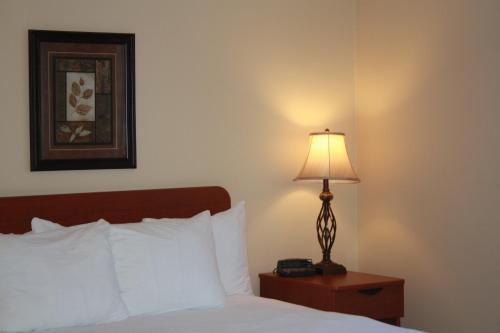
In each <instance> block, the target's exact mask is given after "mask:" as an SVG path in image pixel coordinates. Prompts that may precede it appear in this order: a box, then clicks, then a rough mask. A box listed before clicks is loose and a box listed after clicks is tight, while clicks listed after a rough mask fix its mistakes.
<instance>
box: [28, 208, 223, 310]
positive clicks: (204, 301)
mask: <svg viewBox="0 0 500 333" xmlns="http://www.w3.org/2000/svg"><path fill="white" fill-rule="evenodd" d="M165 220H168V223H165V221H164V220H161V221H158V222H150V223H126V224H114V225H111V233H110V243H111V247H112V252H113V257H114V262H115V269H116V274H117V278H118V283H119V285H120V290H121V296H122V299H123V301H124V303H125V304H126V306H127V309H128V311H129V313H130V315H140V314H156V313H164V312H169V311H175V310H182V309H188V308H200V307H216V306H222V305H223V304H224V300H225V295H224V288H223V287H222V284H221V282H220V278H219V272H218V269H217V259H216V256H215V246H214V241H213V234H212V227H211V224H210V213H209V212H208V211H206V212H203V213H200V214H198V215H196V216H194V217H192V218H190V219H165ZM47 222H48V221H45V220H41V219H36V220H35V219H33V221H32V228H33V231H35V232H39V231H42V230H45V228H54V227H57V228H62V226H60V225H58V224H55V223H51V222H49V223H47ZM80 226H81V225H80ZM80 226H74V227H71V228H78V227H80Z"/></svg>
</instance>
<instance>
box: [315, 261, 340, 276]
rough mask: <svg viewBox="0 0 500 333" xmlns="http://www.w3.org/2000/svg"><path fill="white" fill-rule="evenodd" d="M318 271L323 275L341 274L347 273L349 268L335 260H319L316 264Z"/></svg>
mask: <svg viewBox="0 0 500 333" xmlns="http://www.w3.org/2000/svg"><path fill="white" fill-rule="evenodd" d="M314 267H315V268H316V272H317V273H319V274H322V275H337V274H338V275H340V274H347V269H345V267H344V266H343V265H341V264H337V263H335V262H323V261H322V262H319V263H317V264H314Z"/></svg>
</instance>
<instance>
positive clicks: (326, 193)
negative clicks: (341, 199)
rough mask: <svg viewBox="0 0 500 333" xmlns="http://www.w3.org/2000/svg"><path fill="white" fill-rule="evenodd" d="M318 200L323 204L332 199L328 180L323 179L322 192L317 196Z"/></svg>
mask: <svg viewBox="0 0 500 333" xmlns="http://www.w3.org/2000/svg"><path fill="white" fill-rule="evenodd" d="M319 198H320V199H321V200H322V201H323V202H330V201H332V199H333V194H332V192H330V183H329V181H328V179H323V192H321V193H320V194H319Z"/></svg>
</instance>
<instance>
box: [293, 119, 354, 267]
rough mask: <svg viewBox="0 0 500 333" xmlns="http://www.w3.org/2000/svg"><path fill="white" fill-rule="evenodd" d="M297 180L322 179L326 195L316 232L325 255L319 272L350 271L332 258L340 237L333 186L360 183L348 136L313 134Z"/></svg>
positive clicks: (333, 133)
mask: <svg viewBox="0 0 500 333" xmlns="http://www.w3.org/2000/svg"><path fill="white" fill-rule="evenodd" d="M294 180H322V181H323V192H321V193H320V195H319V198H320V199H321V201H322V202H323V204H322V206H321V210H320V211H319V215H318V218H317V219H316V233H317V235H318V241H319V245H320V246H321V251H322V252H323V260H321V262H319V263H317V264H316V265H315V266H316V270H317V271H318V272H319V273H322V274H325V275H330V274H345V273H347V270H346V269H345V267H344V266H343V265H341V264H338V263H335V262H333V261H332V259H331V252H332V247H333V243H334V242H335V236H336V234H337V221H336V220H335V215H333V211H332V207H331V205H330V202H331V201H332V199H333V194H332V192H330V183H329V182H330V181H332V183H359V181H360V180H359V178H358V176H357V175H356V173H355V172H354V170H353V169H352V165H351V161H350V160H349V156H348V154H347V149H346V146H345V134H344V133H337V132H330V131H329V130H328V129H326V130H325V131H324V132H318V133H311V134H309V152H308V153H307V157H306V161H305V163H304V166H303V167H302V170H300V172H299V175H298V176H297V177H296V178H295V179H294Z"/></svg>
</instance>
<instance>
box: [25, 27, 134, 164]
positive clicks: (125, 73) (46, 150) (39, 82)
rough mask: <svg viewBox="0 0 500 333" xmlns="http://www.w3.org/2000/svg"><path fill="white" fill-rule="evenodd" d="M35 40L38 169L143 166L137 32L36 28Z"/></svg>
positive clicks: (33, 127)
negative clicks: (138, 113)
mask: <svg viewBox="0 0 500 333" xmlns="http://www.w3.org/2000/svg"><path fill="white" fill-rule="evenodd" d="M28 39H29V87H30V148H31V149H30V153H31V171H50V170H86V169H128V168H136V167H137V157H136V131H135V35H134V34H130V33H97V32H75V31H47V30H29V31H28ZM85 64H90V66H94V67H93V69H92V67H88V68H84V65H85ZM89 68H90V69H89ZM84 70H85V71H87V72H85V71H84ZM78 76H82V77H84V78H85V79H86V80H87V81H85V80H84V79H83V78H82V77H81V78H80V79H79V80H78V79H73V78H76V77H78ZM58 80H59V81H58ZM63 80H64V82H63ZM68 80H70V81H68ZM73 80H75V81H73ZM68 82H69V83H68ZM70 83H72V84H73V85H75V87H73V86H71V84H70ZM87 85H88V86H87ZM88 87H90V88H92V87H93V89H90V88H89V89H85V88H88ZM71 88H73V90H72V89H71ZM84 89H85V90H84ZM99 89H100V90H101V91H99ZM73 94H75V95H73ZM61 96H62V97H61ZM68 96H69V98H68ZM75 96H77V97H76V98H75ZM89 96H90V97H89ZM77 99H78V102H77ZM85 99H87V100H85ZM81 101H83V102H81ZM103 101H104V102H103ZM77 103H80V104H77ZM85 103H86V104H85ZM92 103H93V104H92ZM83 104H85V105H83ZM101 106H102V107H101ZM70 109H71V110H70ZM68 110H69V111H68ZM89 110H90V111H89ZM70 111H71V112H70ZM56 112H57V113H56ZM85 112H87V113H85ZM70 116H71V117H70ZM58 117H63V118H64V119H59V118H58ZM73 118H75V119H76V120H75V119H73ZM61 124H62V125H61ZM87 127H88V130H87V129H86V128H87ZM75 138H76V139H75Z"/></svg>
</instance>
